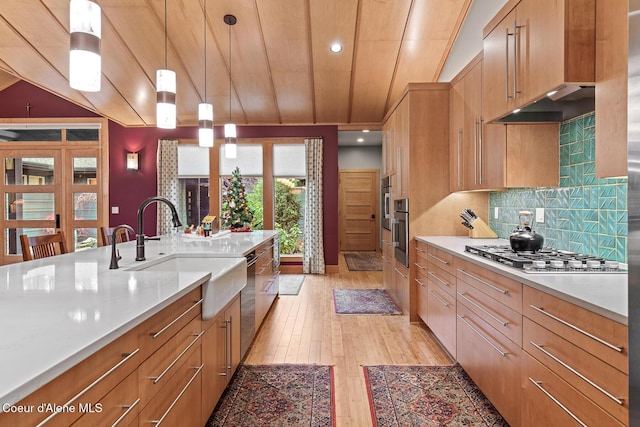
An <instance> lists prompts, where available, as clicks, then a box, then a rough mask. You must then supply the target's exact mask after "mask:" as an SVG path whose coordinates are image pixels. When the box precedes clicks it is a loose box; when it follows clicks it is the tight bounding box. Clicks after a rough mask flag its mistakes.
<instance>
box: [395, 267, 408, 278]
mask: <svg viewBox="0 0 640 427" xmlns="http://www.w3.org/2000/svg"><path fill="white" fill-rule="evenodd" d="M394 270H396V272H397V273H398V274H399V275H401V276H402V278H403V279H406V278H407V276H405V275H404V274H402V271H400V270H398V269H397V268H395V269H394Z"/></svg>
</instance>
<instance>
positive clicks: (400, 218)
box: [391, 199, 409, 267]
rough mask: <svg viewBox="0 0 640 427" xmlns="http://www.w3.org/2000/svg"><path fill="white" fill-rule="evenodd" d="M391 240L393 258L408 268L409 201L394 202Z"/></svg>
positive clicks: (399, 200)
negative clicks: (393, 252)
mask: <svg viewBox="0 0 640 427" xmlns="http://www.w3.org/2000/svg"><path fill="white" fill-rule="evenodd" d="M393 206H394V212H393V221H392V229H391V239H392V242H393V246H394V247H395V257H396V260H397V261H400V262H401V263H402V264H403V265H404V266H405V267H409V199H398V200H395V201H394V204H393Z"/></svg>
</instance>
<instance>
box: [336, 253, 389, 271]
mask: <svg viewBox="0 0 640 427" xmlns="http://www.w3.org/2000/svg"><path fill="white" fill-rule="evenodd" d="M344 260H345V261H346V263H347V268H349V271H382V260H381V259H380V257H378V255H377V254H376V253H375V252H362V253H346V254H344Z"/></svg>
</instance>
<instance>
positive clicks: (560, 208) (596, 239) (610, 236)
mask: <svg viewBox="0 0 640 427" xmlns="http://www.w3.org/2000/svg"><path fill="white" fill-rule="evenodd" d="M559 149H560V186H559V187H557V188H515V189H510V190H508V191H504V192H491V193H490V195H489V215H490V219H489V225H490V226H491V228H493V230H494V231H495V232H496V233H498V236H500V237H502V238H508V237H509V234H511V233H512V232H513V229H514V228H515V227H516V225H517V224H518V212H519V211H521V210H530V211H532V212H534V213H535V209H536V208H544V211H545V221H544V223H535V222H534V224H533V225H534V229H535V230H536V232H538V233H540V234H542V235H543V236H544V239H545V242H544V245H545V246H547V247H554V248H558V249H564V250H569V251H574V252H580V253H584V254H589V255H597V256H601V257H605V258H608V259H614V260H617V261H620V262H627V178H606V179H602V178H597V177H596V175H595V114H594V113H590V114H586V115H584V116H580V117H577V118H575V119H572V120H568V121H566V122H564V123H562V125H561V126H560V146H559ZM495 208H498V218H497V219H495V218H494V214H495Z"/></svg>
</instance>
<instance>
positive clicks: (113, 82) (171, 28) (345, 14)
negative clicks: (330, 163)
mask: <svg viewBox="0 0 640 427" xmlns="http://www.w3.org/2000/svg"><path fill="white" fill-rule="evenodd" d="M95 1H96V3H98V4H99V5H100V6H101V8H102V74H103V78H102V90H101V91H100V92H96V93H90V92H79V91H76V90H74V89H71V88H70V87H69V85H68V68H69V65H68V61H69V60H68V56H69V55H68V50H69V0H2V1H0V70H2V71H4V73H2V72H0V90H2V89H4V88H5V87H7V86H8V85H10V84H12V83H13V82H14V81H16V78H19V79H22V80H25V81H28V82H30V83H32V84H34V85H36V86H39V87H41V88H43V89H46V90H48V91H50V92H52V93H55V94H57V95H59V96H61V97H63V98H65V99H68V100H69V101H71V102H74V103H76V104H79V105H81V106H83V107H85V108H87V109H89V110H91V111H95V112H97V113H98V114H100V115H102V116H105V117H107V118H109V119H111V120H114V121H115V122H118V123H120V124H122V125H124V126H155V73H156V70H157V69H159V68H164V67H165V37H164V35H165V31H164V29H165V20H164V16H165V0H95ZM470 4H471V0H207V10H206V20H207V21H206V22H207V27H206V37H207V76H206V78H207V99H206V101H207V102H210V103H212V104H213V106H214V121H215V123H216V124H223V123H225V122H227V121H228V120H229V104H230V102H229V92H230V88H229V86H230V85H229V80H230V79H229V73H230V70H231V120H232V121H233V122H235V123H236V124H254V125H258V124H337V125H340V126H342V128H345V129H347V128H352V129H356V128H364V127H371V128H375V127H376V125H378V126H379V124H380V122H381V121H382V119H383V117H384V114H385V113H386V111H387V110H388V109H389V108H390V106H391V105H392V104H393V102H394V101H395V100H396V99H397V98H398V96H399V95H400V94H401V93H402V91H403V89H404V88H405V87H406V85H407V83H410V82H430V81H437V79H438V77H439V74H440V72H441V70H442V67H443V66H444V63H445V61H446V58H447V55H448V54H449V51H450V50H451V47H452V45H453V43H454V41H455V37H456V36H457V33H458V30H459V29H460V26H461V25H462V22H463V20H464V18H465V16H466V13H467V11H468V9H469V6H470ZM166 7H167V10H166V15H167V21H166V28H167V40H168V42H167V57H166V64H167V67H168V68H169V69H172V70H174V71H175V72H176V73H177V85H178V89H177V111H178V125H180V126H189V125H196V124H197V106H198V103H200V102H202V99H203V96H204V87H205V84H204V79H205V76H204V68H205V67H204V66H205V64H204V34H205V30H204V16H205V14H204V9H203V0H166ZM225 14H233V15H235V16H236V17H237V18H238V23H237V24H236V25H235V26H233V27H232V28H231V50H229V27H228V26H227V25H226V24H225V23H224V22H223V16H224V15H225ZM334 41H339V42H341V43H342V44H343V46H344V49H343V51H342V52H341V53H338V54H334V53H331V52H330V51H329V45H330V44H331V43H332V42H334ZM229 52H231V63H230V62H229V59H230V58H229Z"/></svg>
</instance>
